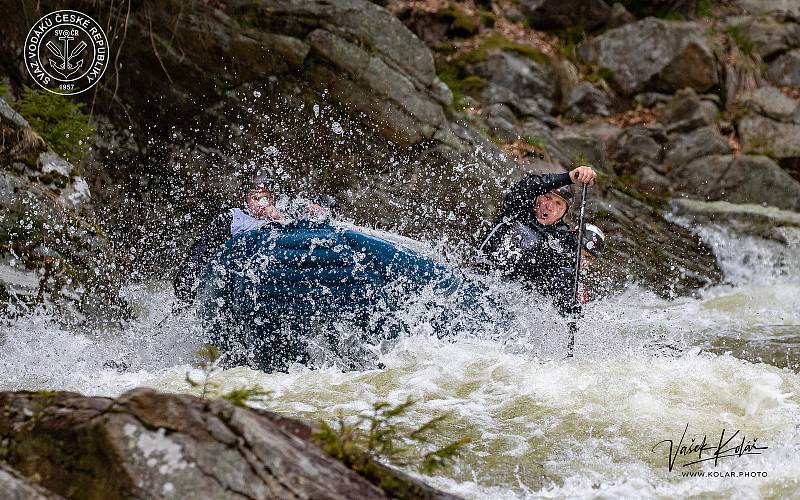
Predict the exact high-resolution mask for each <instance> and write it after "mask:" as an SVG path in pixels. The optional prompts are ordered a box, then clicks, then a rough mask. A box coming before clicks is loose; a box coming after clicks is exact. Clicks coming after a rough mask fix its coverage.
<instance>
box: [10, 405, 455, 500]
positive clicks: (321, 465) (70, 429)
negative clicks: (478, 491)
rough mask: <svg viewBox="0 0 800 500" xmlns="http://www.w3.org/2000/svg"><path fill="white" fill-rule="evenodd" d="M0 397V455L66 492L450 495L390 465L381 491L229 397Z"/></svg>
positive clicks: (304, 432) (285, 423)
mask: <svg viewBox="0 0 800 500" xmlns="http://www.w3.org/2000/svg"><path fill="white" fill-rule="evenodd" d="M0 403H1V404H0V407H2V408H3V409H4V410H3V412H2V413H0V434H1V435H3V437H4V442H3V443H4V445H3V448H2V452H1V453H2V459H3V460H4V462H5V463H7V464H9V465H10V466H12V467H14V468H15V469H16V470H18V471H19V472H20V473H21V474H23V475H24V476H26V477H32V476H36V477H37V478H38V479H39V484H40V485H41V486H42V487H44V488H47V489H48V490H49V491H52V492H54V493H56V494H59V495H63V496H65V497H70V498H74V497H78V496H79V497H81V498H127V497H136V498H190V497H193V498H239V497H242V498H342V499H344V498H365V499H367V498H370V499H372V498H374V499H378V498H387V497H389V496H390V495H391V496H405V497H406V498H429V499H433V498H442V499H445V498H454V497H452V496H450V495H447V494H444V493H441V492H438V491H436V490H433V489H432V488H429V487H427V486H425V485H424V484H422V483H419V482H417V481H415V480H412V479H410V478H409V477H407V476H405V475H403V474H402V473H395V472H390V471H388V470H385V471H384V473H383V476H382V477H383V479H385V480H386V482H385V483H384V487H386V486H385V485H386V484H388V483H390V482H393V483H394V486H395V489H394V490H387V491H383V490H382V489H380V487H378V486H376V485H373V484H371V483H370V482H369V481H368V480H367V479H365V478H363V477H361V476H359V475H358V474H356V473H355V472H353V471H351V470H350V469H348V468H347V467H345V466H344V465H343V464H342V463H340V462H338V461H336V460H334V459H332V458H330V457H328V456H327V455H325V454H324V453H323V452H322V451H321V450H320V449H319V448H318V447H317V446H316V445H314V444H312V443H311V442H310V437H311V435H312V433H313V429H312V428H311V427H309V426H308V425H305V424H303V423H302V422H299V421H295V420H292V419H288V418H286V417H281V416H278V415H275V414H272V413H269V412H265V411H255V410H250V409H247V408H243V407H238V406H234V405H232V404H230V403H228V402H226V401H223V400H216V401H208V400H202V399H199V398H196V397H193V396H186V395H169V394H160V393H157V392H155V391H152V390H150V389H135V390H133V391H130V392H127V393H125V394H123V395H122V396H120V397H119V398H117V399H115V400H113V399H109V398H96V397H95V398H92V397H84V396H81V395H78V394H75V393H67V392H62V393H29V392H28V393H26V392H19V393H11V392H5V393H0Z"/></svg>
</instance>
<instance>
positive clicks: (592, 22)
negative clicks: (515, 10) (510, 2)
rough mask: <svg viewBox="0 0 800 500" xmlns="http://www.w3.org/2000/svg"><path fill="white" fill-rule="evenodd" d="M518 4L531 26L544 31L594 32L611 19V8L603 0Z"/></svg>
mask: <svg viewBox="0 0 800 500" xmlns="http://www.w3.org/2000/svg"><path fill="white" fill-rule="evenodd" d="M518 4H519V7H520V10H521V11H522V13H523V14H524V15H525V16H526V18H527V19H528V22H529V23H530V25H531V26H533V27H535V28H542V29H564V28H572V27H574V26H580V27H582V28H584V29H587V30H593V29H595V28H597V27H599V26H602V25H603V24H605V23H606V21H608V20H609V18H610V17H611V7H610V6H609V4H608V3H606V2H604V1H603V0H519V1H518Z"/></svg>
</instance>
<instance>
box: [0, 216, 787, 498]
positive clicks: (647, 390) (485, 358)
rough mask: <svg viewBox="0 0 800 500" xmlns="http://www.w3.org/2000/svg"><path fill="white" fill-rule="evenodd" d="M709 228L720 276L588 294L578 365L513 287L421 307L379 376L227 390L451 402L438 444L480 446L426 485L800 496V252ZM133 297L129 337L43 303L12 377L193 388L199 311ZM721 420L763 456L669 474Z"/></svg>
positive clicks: (711, 436) (8, 368)
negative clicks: (449, 310)
mask: <svg viewBox="0 0 800 500" xmlns="http://www.w3.org/2000/svg"><path fill="white" fill-rule="evenodd" d="M702 233H703V236H704V237H705V238H706V240H707V241H710V242H711V244H712V245H713V247H714V249H715V252H716V253H717V255H718V257H719V258H720V260H721V265H722V267H723V270H724V272H725V282H724V283H723V284H721V285H718V286H716V287H713V288H710V289H708V290H704V291H702V292H701V293H700V294H699V295H698V296H697V297H684V298H678V299H676V300H673V301H666V300H663V299H660V298H658V297H656V296H654V295H652V294H650V293H648V292H646V291H644V290H642V289H640V288H638V287H636V286H635V285H631V286H629V287H627V288H626V289H625V290H624V292H623V293H621V294H618V295H615V296H612V297H608V298H605V299H602V300H599V301H596V302H592V303H590V304H589V305H588V306H587V308H586V316H585V319H584V320H583V322H582V326H581V330H580V331H579V334H578V338H577V342H576V352H575V358H573V359H571V360H566V359H564V353H565V343H566V334H565V331H566V328H565V325H564V324H563V323H561V322H559V321H558V320H557V319H554V316H553V314H552V311H550V310H548V308H547V307H544V308H542V307H541V304H540V303H539V302H538V301H536V300H533V299H530V298H524V297H523V298H520V294H518V293H515V292H516V291H515V290H513V289H512V290H506V291H505V292H500V296H502V297H506V299H507V300H508V301H509V304H508V305H509V307H510V308H511V309H515V310H516V311H517V313H518V314H517V319H516V320H515V321H514V322H513V324H510V325H509V324H503V325H500V327H498V325H487V324H484V325H483V326H479V325H472V326H469V323H465V325H467V326H463V325H462V326H461V328H463V330H462V331H458V332H454V333H455V334H456V335H454V336H452V337H448V338H443V339H439V338H438V337H437V336H435V335H431V334H430V327H429V326H428V325H426V323H425V320H424V315H416V316H415V317H414V318H412V319H413V323H414V327H413V328H412V331H411V332H410V334H409V335H407V336H405V337H404V338H402V339H400V340H399V341H397V342H396V343H395V344H394V345H392V346H384V351H383V352H382V353H379V356H380V362H381V363H383V364H384V365H385V368H383V369H374V370H366V371H359V372H341V371H340V370H337V369H336V368H334V367H328V368H323V369H319V370H309V369H307V368H304V367H296V368H294V369H293V370H292V371H291V372H290V373H288V374H265V373H261V372H257V371H253V370H249V369H246V368H234V369H229V370H225V371H223V372H221V373H219V374H217V375H216V376H215V380H216V381H217V382H218V383H220V384H221V386H222V389H221V390H223V391H225V390H228V389H231V388H234V387H239V386H252V385H260V386H262V387H263V388H265V389H267V390H269V391H272V396H271V398H270V400H269V401H268V402H267V403H264V406H265V407H267V408H269V409H271V410H274V411H278V412H281V413H285V414H288V415H293V416H297V417H301V418H305V419H310V420H317V419H326V420H333V419H335V418H337V417H338V416H340V415H341V416H344V417H348V416H353V415H357V414H359V413H361V412H364V411H366V410H368V409H369V408H371V406H372V404H373V403H375V402H377V401H390V402H396V403H399V402H402V401H404V400H405V399H406V398H407V397H409V396H410V397H413V398H415V399H416V400H417V404H416V405H415V406H413V407H412V408H411V410H410V412H409V413H408V414H407V415H406V416H405V417H404V421H405V423H406V424H407V425H409V426H411V425H415V424H416V425H419V424H421V423H422V422H424V421H425V420H427V419H429V418H431V417H433V416H437V415H440V414H442V413H448V414H449V415H450V420H449V421H448V424H447V425H446V426H445V427H444V429H443V431H442V435H441V436H439V438H438V440H439V441H440V442H441V443H444V442H446V441H449V440H454V439H458V438H460V437H464V436H468V437H470V438H472V441H471V443H470V444H469V445H467V447H466V449H465V451H464V453H463V455H462V456H461V458H460V459H459V460H458V461H457V462H456V463H455V464H454V465H453V466H452V467H451V468H449V469H446V470H444V471H442V472H439V473H437V474H436V475H435V476H433V477H427V478H425V479H426V480H427V481H428V482H430V483H431V484H433V485H435V486H437V487H440V488H442V489H444V490H447V491H450V492H452V493H455V494H458V495H462V496H464V497H467V498H497V499H504V498H508V499H516V498H565V497H569V498H674V497H677V496H703V497H708V498H798V497H800V374H798V372H799V371H800V265H798V255H800V248H798V247H797V246H790V247H789V248H788V249H787V248H786V247H782V246H780V245H776V244H773V243H767V242H764V241H759V240H753V239H747V238H742V237H739V236H737V235H732V234H729V233H728V232H726V231H725V230H723V229H720V228H711V227H707V228H703V230H702ZM498 286H499V285H498ZM126 293H127V294H128V298H129V299H130V300H131V301H132V303H133V304H134V305H135V307H136V313H137V318H138V319H137V320H136V321H133V322H132V323H131V324H129V325H128V326H127V327H125V329H124V330H123V331H121V332H120V331H107V332H103V333H100V334H97V333H95V334H92V335H84V334H82V333H81V332H77V331H70V330H69V329H65V328H64V327H60V326H58V324H57V323H56V322H55V321H53V319H52V318H51V317H50V316H49V315H48V314H46V313H37V314H34V315H29V316H27V317H24V318H21V319H18V320H15V321H14V322H13V323H12V324H10V325H4V326H2V328H3V329H4V330H3V332H2V338H0V342H2V348H1V349H0V388H2V389H60V390H73V391H79V392H82V393H85V394H92V395H108V396H115V395H118V394H120V393H122V392H124V391H126V390H128V389H130V388H133V387H136V386H150V387H154V388H156V389H160V390H164V391H174V392H193V391H194V389H191V388H190V387H189V386H188V384H187V383H186V382H185V377H186V374H187V372H192V373H194V374H195V375H197V372H196V370H195V369H194V368H193V367H192V362H193V358H194V355H193V352H194V350H195V349H196V348H197V345H198V341H197V340H196V339H197V335H198V332H197V331H196V328H195V327H194V326H193V324H194V321H193V320H192V319H191V316H184V317H181V318H173V319H171V320H169V321H167V322H166V323H164V324H163V325H161V326H160V327H159V326H157V323H158V322H159V321H160V320H161V319H162V318H163V317H164V316H165V315H166V313H167V311H168V309H169V303H170V300H171V293H170V292H169V290H168V284H166V283H149V284H146V285H135V286H130V287H129V288H128V289H127V291H126ZM107 360H117V361H123V362H125V363H126V364H127V366H128V369H127V370H126V371H123V372H119V371H117V370H115V369H113V368H109V367H107V366H106V367H104V363H105V362H106V361H107ZM687 425H688V427H687ZM723 429H724V432H725V436H726V438H725V439H727V438H728V437H730V436H731V435H732V434H733V433H735V432H736V431H737V430H738V431H739V434H737V435H736V437H735V438H734V439H733V440H732V441H730V443H729V445H728V447H729V448H730V447H733V446H734V445H735V444H739V442H740V441H741V440H742V438H744V439H745V441H746V442H747V443H752V440H753V438H755V439H756V440H757V441H756V443H757V445H758V446H759V447H766V449H761V450H758V452H759V453H760V454H757V455H743V456H734V457H728V458H724V459H722V460H721V461H719V462H718V463H717V464H715V463H714V462H713V461H710V462H703V463H701V464H697V465H692V466H688V467H682V464H683V463H685V462H687V461H689V460H688V459H686V458H684V457H678V458H677V460H676V461H675V466H674V468H673V470H669V469H670V468H669V466H668V464H669V460H668V444H667V443H661V444H659V445H657V443H659V442H661V441H664V440H667V439H672V440H674V441H675V442H676V443H677V441H678V440H679V439H680V438H681V436H682V434H683V433H684V431H685V432H686V438H685V441H689V440H690V439H691V438H692V437H695V438H696V439H698V440H699V439H702V436H703V435H706V436H707V439H708V442H709V443H710V445H714V446H715V445H716V444H718V441H719V439H720V435H721V433H722V432H723ZM654 447H655V449H654ZM751 451H752V450H751ZM712 452H713V450H712ZM712 452H706V454H705V455H704V456H708V455H709V453H712ZM410 472H412V473H415V471H414V470H410ZM685 472H692V473H695V474H696V473H698V472H699V473H706V474H707V475H708V474H712V476H711V477H689V476H686V475H684V473H685ZM731 474H732V475H733V477H730V475H731ZM717 476H719V477H717Z"/></svg>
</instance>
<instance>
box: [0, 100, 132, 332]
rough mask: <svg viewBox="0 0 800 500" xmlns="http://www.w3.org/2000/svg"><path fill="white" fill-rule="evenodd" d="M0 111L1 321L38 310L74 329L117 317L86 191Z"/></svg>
mask: <svg viewBox="0 0 800 500" xmlns="http://www.w3.org/2000/svg"><path fill="white" fill-rule="evenodd" d="M0 112H2V119H0V134H1V135H2V137H3V144H2V145H0V296H2V300H0V315H12V316H13V315H15V314H17V313H19V312H22V311H24V310H26V309H27V308H30V307H33V306H35V305H40V304H47V305H51V306H55V307H57V308H58V310H59V311H61V312H62V313H63V318H62V319H64V320H68V321H76V322H82V321H83V320H85V319H86V314H87V313H92V314H97V315H98V316H99V318H98V319H105V320H111V319H114V318H113V316H114V315H120V314H123V313H124V311H125V307H124V304H123V302H122V300H120V299H119V297H118V296H117V291H118V290H119V280H120V274H119V273H118V272H117V267H116V265H115V259H114V254H113V252H112V251H111V248H110V242H109V240H108V238H107V237H106V236H105V235H102V234H101V232H100V230H99V228H98V227H97V225H96V220H95V216H94V213H93V211H92V210H91V207H90V206H89V205H88V203H89V202H90V201H91V196H90V193H89V186H88V184H87V183H86V181H85V180H84V179H83V178H82V177H80V176H76V175H74V174H75V172H76V169H75V168H74V167H73V165H71V164H70V163H69V162H67V161H66V160H64V159H63V158H61V157H60V156H58V155H57V154H56V153H55V152H53V151H52V149H50V148H49V146H48V144H47V143H46V142H45V141H44V140H43V139H42V138H41V137H40V136H39V135H38V134H37V133H36V132H34V131H33V130H32V129H30V128H29V126H28V122H27V121H26V120H25V119H24V117H22V116H20V115H18V114H17V113H16V112H15V111H14V110H13V108H11V107H10V106H9V105H8V104H7V103H6V102H5V101H2V99H0Z"/></svg>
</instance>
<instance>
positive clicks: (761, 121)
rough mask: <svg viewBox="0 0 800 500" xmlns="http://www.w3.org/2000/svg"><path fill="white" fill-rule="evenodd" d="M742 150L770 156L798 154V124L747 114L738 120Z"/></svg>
mask: <svg viewBox="0 0 800 500" xmlns="http://www.w3.org/2000/svg"><path fill="white" fill-rule="evenodd" d="M738 130H739V136H740V137H741V141H742V150H743V151H745V152H747V153H754V154H763V155H767V156H770V157H772V158H796V157H798V156H800V124H797V123H786V122H780V121H777V120H771V119H769V118H767V117H764V116H761V115H757V114H748V115H747V116H745V117H744V118H742V119H741V120H740V121H739V125H738Z"/></svg>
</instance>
